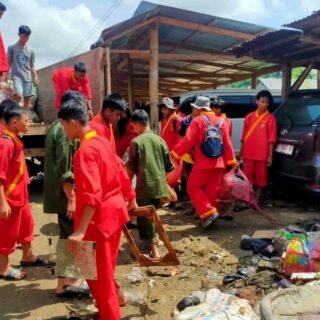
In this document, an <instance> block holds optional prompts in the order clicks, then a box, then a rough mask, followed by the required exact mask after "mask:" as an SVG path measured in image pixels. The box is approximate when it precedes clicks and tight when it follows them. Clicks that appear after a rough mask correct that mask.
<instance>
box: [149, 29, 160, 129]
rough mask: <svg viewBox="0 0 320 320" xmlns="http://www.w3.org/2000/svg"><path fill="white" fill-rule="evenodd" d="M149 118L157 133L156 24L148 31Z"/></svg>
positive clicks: (157, 56)
mask: <svg viewBox="0 0 320 320" xmlns="http://www.w3.org/2000/svg"><path fill="white" fill-rule="evenodd" d="M149 70H150V71H149V77H150V79H149V93H150V118H151V128H152V130H154V131H155V132H157V133H158V131H159V114H158V94H159V33H158V24H154V25H153V26H152V27H151V29H150V68H149Z"/></svg>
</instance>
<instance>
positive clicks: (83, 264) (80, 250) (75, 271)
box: [55, 239, 97, 280]
mask: <svg viewBox="0 0 320 320" xmlns="http://www.w3.org/2000/svg"><path fill="white" fill-rule="evenodd" d="M69 245H70V242H69V240H63V239H59V240H58V243H57V264H56V270H55V273H56V275H57V276H60V277H67V278H76V279H77V278H83V279H88V280H96V279H97V267H96V243H95V242H93V241H80V242H79V243H78V244H77V246H76V248H75V250H74V251H73V252H72V253H71V252H70V249H69Z"/></svg>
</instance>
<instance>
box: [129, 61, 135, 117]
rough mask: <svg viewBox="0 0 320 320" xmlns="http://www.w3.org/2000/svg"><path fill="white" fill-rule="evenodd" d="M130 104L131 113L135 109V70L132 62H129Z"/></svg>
mask: <svg viewBox="0 0 320 320" xmlns="http://www.w3.org/2000/svg"><path fill="white" fill-rule="evenodd" d="M128 71H129V72H128V103H129V108H130V110H131V111H133V109H134V93H133V70H132V61H131V60H129V61H128Z"/></svg>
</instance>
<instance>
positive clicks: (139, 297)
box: [124, 291, 147, 306]
mask: <svg viewBox="0 0 320 320" xmlns="http://www.w3.org/2000/svg"><path fill="white" fill-rule="evenodd" d="M124 295H125V297H126V298H127V300H128V303H129V304H131V305H134V306H141V305H146V304H147V302H146V296H145V294H144V293H142V292H139V291H132V292H128V291H126V292H125V293H124Z"/></svg>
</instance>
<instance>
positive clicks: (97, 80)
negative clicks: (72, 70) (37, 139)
mask: <svg viewBox="0 0 320 320" xmlns="http://www.w3.org/2000/svg"><path fill="white" fill-rule="evenodd" d="M103 54H104V49H102V48H97V49H94V50H91V51H88V52H86V53H83V54H81V55H78V56H75V57H72V58H70V59H67V60H64V61H61V62H58V63H56V64H54V65H51V66H49V67H46V68H43V69H40V70H38V76H39V79H40V84H39V87H38V108H37V111H38V114H39V116H40V120H41V121H42V122H44V123H48V124H49V123H52V122H53V121H54V120H55V119H56V111H55V109H54V99H55V92H54V88H53V84H52V80H51V78H52V74H53V72H54V71H55V70H56V69H60V68H62V67H73V65H74V64H75V63H76V62H79V61H82V62H84V63H85V64H86V65H87V68H88V76H89V79H90V84H91V90H92V95H93V99H92V106H93V108H94V112H95V113H97V112H98V110H99V109H100V108H101V105H102V101H103V98H104V95H105V89H104V86H105V85H104V63H103V62H104V61H103V59H104V56H103Z"/></svg>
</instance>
